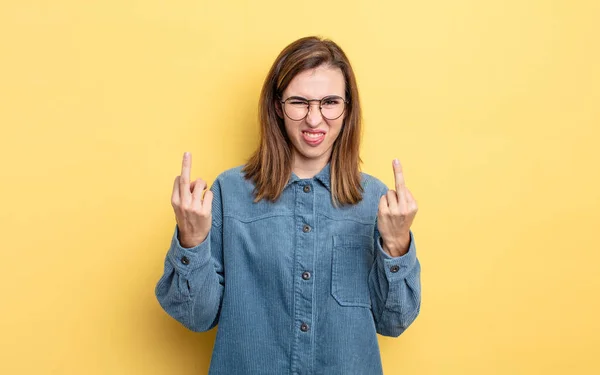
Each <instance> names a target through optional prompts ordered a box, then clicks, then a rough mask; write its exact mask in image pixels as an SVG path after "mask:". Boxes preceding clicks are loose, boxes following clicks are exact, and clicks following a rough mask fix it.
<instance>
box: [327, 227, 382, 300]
mask: <svg viewBox="0 0 600 375" xmlns="http://www.w3.org/2000/svg"><path fill="white" fill-rule="evenodd" d="M373 261H374V259H373V238H371V237H369V236H364V235H358V234H345V235H335V236H333V249H332V259H331V295H332V296H333V298H335V300H336V301H337V302H338V303H339V304H340V305H342V306H362V307H371V299H370V296H369V284H368V282H369V272H370V271H371V266H372V264H373Z"/></svg>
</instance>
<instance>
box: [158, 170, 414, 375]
mask: <svg viewBox="0 0 600 375" xmlns="http://www.w3.org/2000/svg"><path fill="white" fill-rule="evenodd" d="M241 168H242V167H241V166H240V167H237V168H233V169H230V170H228V171H225V172H223V173H222V174H221V175H219V176H218V177H217V179H216V180H215V182H214V184H213V185H212V187H211V191H212V192H213V194H214V197H213V204H212V227H211V230H210V233H209V235H208V237H207V238H206V240H204V242H202V243H201V244H199V245H198V246H196V247H193V248H183V247H182V246H181V244H180V243H179V240H178V227H177V225H176V226H175V231H174V234H173V237H172V240H171V245H170V248H169V250H168V252H167V255H166V259H165V264H164V274H163V275H162V277H161V278H160V280H159V281H158V283H157V285H156V290H155V292H156V296H157V298H158V301H159V303H160V305H161V306H162V307H163V309H164V310H165V311H166V312H167V313H168V314H169V315H171V316H172V317H173V318H175V319H176V320H178V321H179V322H181V323H182V324H183V325H184V326H186V327H187V328H189V329H190V330H193V331H206V330H209V329H211V328H213V327H215V326H216V325H217V324H218V329H217V336H216V341H215V345H214V349H213V353H212V359H211V363H210V370H209V374H210V375H236V374H252V375H254V374H274V375H275V374H276V375H283V374H289V375H292V374H293V375H309V374H310V375H313V374H315V375H316V374H319V375H335V374H340V375H375V374H382V366H381V357H380V353H379V346H378V342H377V333H379V334H381V335H385V336H399V335H400V334H401V333H402V332H403V331H404V330H405V329H406V328H407V327H408V326H409V325H410V324H411V323H412V322H413V321H414V320H415V318H416V317H417V315H418V314H419V310H420V305H421V282H420V264H419V261H418V259H417V256H416V247H415V240H414V235H413V233H412V231H411V233H410V245H409V250H408V253H406V254H404V255H402V256H400V257H391V256H390V255H388V254H387V253H386V252H385V251H384V250H383V248H382V245H381V244H382V242H381V238H380V235H379V232H378V230H377V210H378V204H379V199H380V198H381V196H382V195H384V194H385V193H386V192H387V191H388V188H387V187H386V186H385V184H383V183H382V182H381V181H379V180H378V179H376V178H375V177H373V176H370V175H368V174H365V173H362V174H361V175H362V186H363V188H364V192H363V199H362V201H360V202H359V203H357V204H355V205H347V206H339V207H335V206H334V205H333V204H332V201H331V190H330V188H331V186H330V166H329V164H328V165H327V166H326V167H325V168H324V169H323V170H321V171H320V172H319V173H318V174H317V175H316V176H314V177H313V178H308V179H301V178H298V177H297V176H296V175H295V174H292V176H291V178H290V180H289V182H288V184H287V185H286V187H285V189H284V190H283V193H282V195H281V196H280V198H279V199H278V200H277V201H276V202H269V201H266V200H262V201H260V202H257V203H255V202H254V195H253V191H254V185H253V183H252V182H251V181H249V180H246V179H245V178H244V176H243V173H242V171H241Z"/></svg>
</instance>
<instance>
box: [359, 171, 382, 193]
mask: <svg viewBox="0 0 600 375" xmlns="http://www.w3.org/2000/svg"><path fill="white" fill-rule="evenodd" d="M360 175H361V185H362V187H363V190H364V195H367V196H369V195H376V196H379V197H381V195H383V194H385V193H386V192H387V191H388V190H389V188H388V187H387V185H386V184H384V183H383V182H382V181H381V180H380V179H378V178H377V177H375V176H372V175H370V174H368V173H364V172H361V173H360Z"/></svg>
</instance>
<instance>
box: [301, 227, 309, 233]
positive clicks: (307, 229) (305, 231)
mask: <svg viewBox="0 0 600 375" xmlns="http://www.w3.org/2000/svg"><path fill="white" fill-rule="evenodd" d="M302 231H303V232H304V233H308V232H310V226H309V225H304V227H303V228H302Z"/></svg>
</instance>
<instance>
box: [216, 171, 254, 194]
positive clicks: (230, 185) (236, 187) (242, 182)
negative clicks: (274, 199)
mask: <svg viewBox="0 0 600 375" xmlns="http://www.w3.org/2000/svg"><path fill="white" fill-rule="evenodd" d="M243 168H244V165H238V166H236V167H233V168H229V169H227V170H225V171H223V172H221V174H219V175H218V176H217V178H216V179H215V183H214V185H215V186H216V187H218V188H219V189H221V190H223V189H226V190H227V191H229V192H234V193H235V192H238V193H241V192H247V191H253V190H254V184H253V183H252V181H250V180H248V179H246V178H245V173H244V171H243V170H242V169H243Z"/></svg>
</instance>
